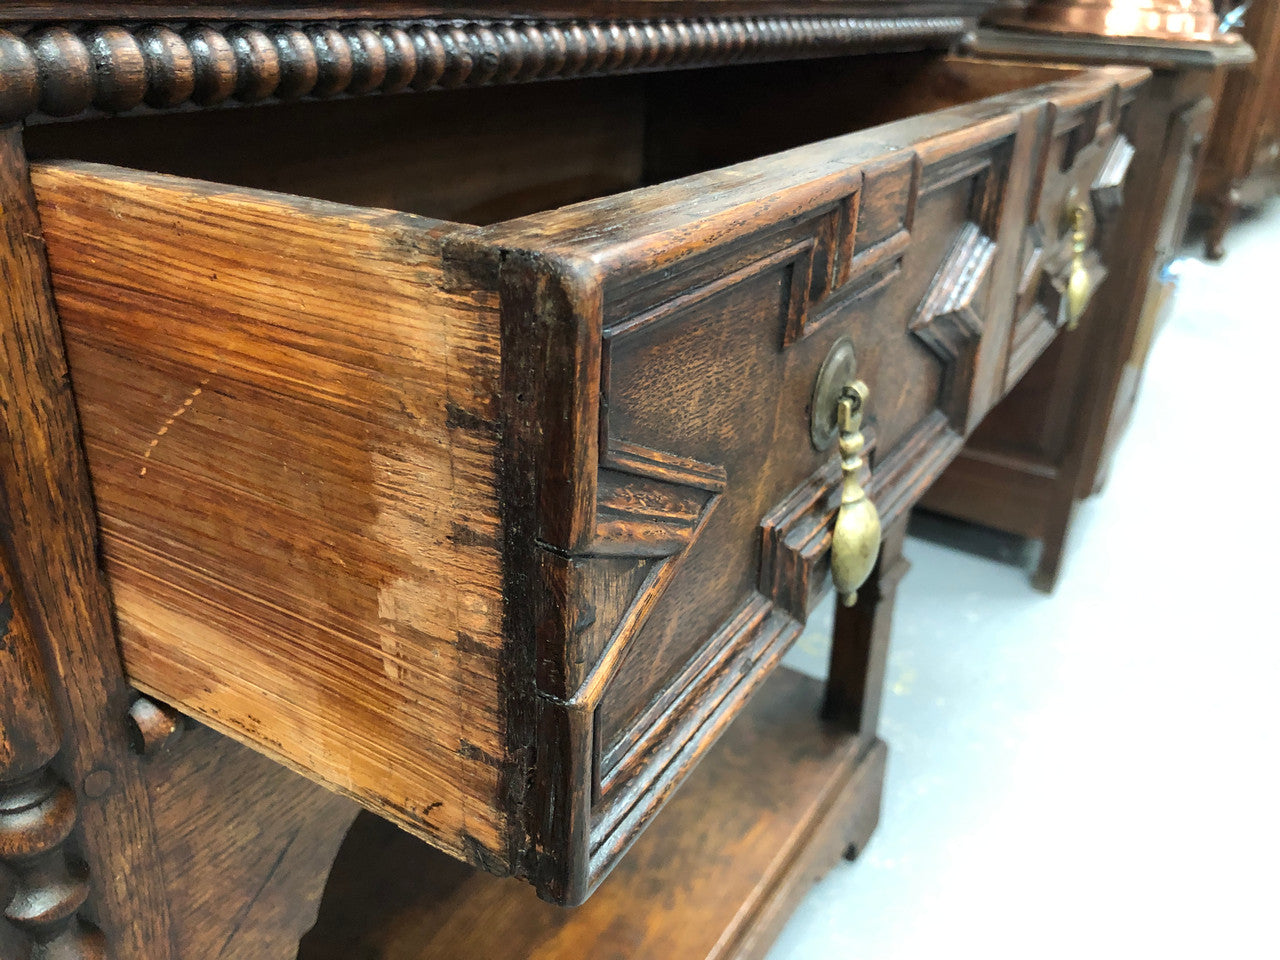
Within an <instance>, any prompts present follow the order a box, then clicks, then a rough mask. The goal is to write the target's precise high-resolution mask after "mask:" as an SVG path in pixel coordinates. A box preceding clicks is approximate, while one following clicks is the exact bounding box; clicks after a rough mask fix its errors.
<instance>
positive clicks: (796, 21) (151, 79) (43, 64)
mask: <svg viewBox="0 0 1280 960" xmlns="http://www.w3.org/2000/svg"><path fill="white" fill-rule="evenodd" d="M972 25H973V23H972V21H970V20H967V19H965V18H963V17H891V18H857V17H832V16H794V17H716V18H697V19H665V20H597V21H582V20H575V21H535V22H526V21H496V20H495V21H466V22H452V21H439V20H413V21H388V22H378V21H356V22H350V23H334V22H323V23H310V24H283V25H279V26H254V25H248V24H243V23H236V24H229V23H227V24H218V23H193V24H191V25H189V26H186V27H183V28H181V29H176V28H175V27H174V26H171V25H165V24H145V25H140V26H115V25H110V26H89V27H85V28H82V29H73V28H72V27H69V26H42V27H40V28H38V29H35V30H33V31H31V32H30V33H28V34H25V35H22V36H19V35H18V34H16V33H13V32H10V31H7V30H0V122H12V121H16V120H22V119H24V118H26V117H29V116H32V115H36V114H43V115H45V116H48V117H58V118H63V117H73V116H76V115H78V114H82V113H86V112H90V111H97V112H100V113H104V114H118V113H125V112H128V111H130V110H134V109H136V108H139V107H150V108H152V109H156V110H168V109H173V108H177V107H182V106H187V105H194V106H196V107H214V106H218V105H222V104H230V103H240V104H249V103H260V102H263V101H271V100H275V101H285V102H287V101H294V100H301V99H305V98H312V99H328V98H332V97H338V96H356V95H361V94H371V93H396V92H400V91H404V90H429V89H435V88H452V87H476V86H487V85H494V84H503V83H524V82H530V81H534V80H549V79H559V78H568V77H582V76H600V75H605V74H619V73H634V72H639V71H649V70H664V69H676V68H688V67H703V66H715V65H720V64H730V63H747V62H762V61H768V60H784V59H786V60H790V59H803V58H814V57H829V56H838V55H840V54H846V53H856V52H861V51H865V50H867V49H869V48H875V47H881V46H885V45H888V44H893V43H901V42H907V41H910V42H921V43H926V44H939V43H943V42H950V41H954V40H956V39H957V38H959V37H960V36H961V35H962V34H963V33H964V32H965V31H966V30H967V29H970V28H971V27H972Z"/></svg>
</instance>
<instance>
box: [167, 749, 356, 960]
mask: <svg viewBox="0 0 1280 960" xmlns="http://www.w3.org/2000/svg"><path fill="white" fill-rule="evenodd" d="M146 778H147V788H148V791H149V794H150V797H151V808H152V811H153V815H154V817H155V821H156V825H157V827H158V828H159V836H160V844H159V851H158V853H159V857H160V860H161V862H162V863H163V865H164V869H165V872H166V874H167V875H168V876H170V877H172V878H174V882H172V883H171V884H170V885H169V888H168V898H169V899H168V906H169V912H170V915H171V916H172V918H173V939H174V945H175V951H176V956H179V957H182V958H184V960H185V958H198V957H211V958H213V957H217V958H227V960H230V958H241V957H243V958H244V960H293V958H294V956H295V955H296V951H297V944H298V940H299V938H300V937H301V936H302V935H303V934H304V933H306V932H307V930H309V929H310V928H311V926H312V924H313V923H314V922H315V919H316V909H317V907H318V906H319V902H320V894H321V892H322V891H323V889H324V884H325V880H326V878H327V877H328V874H329V868H330V866H331V864H332V862H333V858H334V856H335V855H336V853H337V851H338V846H339V844H340V843H341V842H342V839H343V837H344V836H345V835H346V831H347V828H348V826H349V825H350V824H351V821H352V820H353V819H355V816H356V813H357V811H358V810H359V807H358V806H357V805H356V804H355V803H354V802H352V801H351V800H348V799H346V798H345V797H342V796H339V795H338V794H336V793H334V792H333V791H331V790H327V789H325V788H324V787H321V786H319V785H318V784H315V783H312V782H311V781H309V780H306V779H304V778H303V777H300V776H298V775H297V774H295V773H292V772H291V771H289V770H287V769H285V768H284V767H282V766H281V765H280V764H278V763H276V762H274V761H273V760H270V759H268V758H267V757H264V756H263V755H262V754H260V753H257V752H256V751H253V750H251V749H249V748H248V747H245V746H242V745H241V744H238V743H236V742H235V741H233V740H230V739H228V738H226V737H223V736H220V735H219V734H217V733H214V732H213V731H212V730H209V729H208V728H205V727H199V726H197V727H196V728H195V729H193V730H190V731H188V732H186V733H185V734H184V735H183V737H182V740H181V741H180V742H178V743H175V744H173V745H171V746H169V747H168V748H166V749H165V750H163V751H161V752H159V753H158V754H157V755H156V756H155V757H154V758H153V759H151V760H150V761H149V762H148V763H147V765H146Z"/></svg>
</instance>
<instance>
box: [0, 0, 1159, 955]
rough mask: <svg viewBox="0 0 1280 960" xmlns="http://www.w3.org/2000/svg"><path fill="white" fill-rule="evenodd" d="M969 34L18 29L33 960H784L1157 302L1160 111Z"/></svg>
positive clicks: (13, 802)
mask: <svg viewBox="0 0 1280 960" xmlns="http://www.w3.org/2000/svg"><path fill="white" fill-rule="evenodd" d="M69 9H74V11H75V18H74V20H72V19H68V17H67V11H68V10H69ZM980 12H981V5H977V4H972V3H965V2H938V3H921V4H905V3H902V4H900V3H892V2H887V0H878V2H861V3H847V4H846V3H834V2H833V3H820V4H818V3H814V4H808V3H796V4H781V3H775V4H769V3H751V2H735V0H725V2H707V3H693V2H690V3H662V2H639V0H636V2H630V0H621V2H617V3H607V4H606V3H600V4H580V5H579V6H578V7H577V8H572V5H570V4H561V3H553V2H546V3H543V2H541V0H530V2H527V3H525V4H522V5H520V6H519V7H514V6H508V5H504V4H490V5H486V6H485V7H484V8H483V9H482V8H480V7H479V6H478V5H476V6H472V7H470V8H463V7H460V6H456V5H453V4H448V3H446V4H444V5H443V6H435V7H431V8H426V7H424V6H421V5H413V4H407V3H402V2H398V0H366V2H365V3H363V4H358V5H350V6H348V7H342V6H337V5H319V4H316V5H310V6H309V5H305V4H293V3H289V2H287V0H281V2H258V3H254V2H245V3H241V4H238V5H234V6H229V5H218V4H175V3H162V2H158V0H157V2H134V3H128V2H102V3H83V4H76V5H67V4H54V3H42V2H30V3H28V2H19V3H16V4H10V5H8V6H7V7H6V9H5V13H4V17H5V18H6V23H5V29H4V31H3V32H0V114H2V115H3V118H4V121H5V122H6V123H7V124H8V126H7V127H5V128H4V130H3V133H2V138H3V140H2V142H0V151H2V152H3V162H2V163H0V208H2V213H0V219H2V220H3V224H4V240H5V243H4V247H3V251H0V267H2V276H3V290H4V293H3V295H4V297H5V301H6V302H5V310H4V313H3V327H2V329H0V344H2V349H3V376H2V377H0V411H2V412H3V419H2V420H0V422H2V423H3V426H4V431H5V433H4V437H3V450H4V457H3V460H2V461H0V484H3V498H0V503H2V504H3V508H2V511H0V530H3V534H4V536H3V538H2V542H3V551H2V552H0V559H2V560H3V565H2V567H0V569H2V571H3V576H4V584H3V598H4V601H3V605H2V606H0V612H2V614H3V616H2V617H0V625H2V631H3V637H4V643H3V644H0V675H2V676H3V678H4V685H5V693H6V696H5V698H4V700H3V702H2V703H0V863H3V865H4V870H3V872H2V874H0V900H2V901H3V902H4V903H5V904H6V908H5V920H4V922H3V923H0V956H3V957H4V958H6V960H8V958H10V957H14V958H20V957H28V956H30V957H58V958H97V957H104V956H111V957H115V958H118V960H174V958H184V960H186V958H199V960H203V958H212V957H222V958H245V960H258V958H264V960H274V958H285V957H292V956H295V955H296V956H301V957H304V958H311V960H322V958H327V957H337V956H342V957H346V958H351V957H358V956H359V957H385V958H406V960H407V958H421V957H451V958H459V957H462V958H465V957H482V956H483V957H486V958H504V957H512V958H514V957H535V956H536V957H562V956H563V957H597V958H600V957H606V956H608V957H612V956H627V957H652V958H658V957H664V958H667V957H704V956H717V957H729V956H743V957H745V956H759V955H761V954H762V953H763V951H764V950H765V949H767V946H768V943H769V940H770V938H771V936H772V934H773V933H774V932H776V929H777V928H778V926H779V925H780V924H781V923H782V922H783V920H784V919H785V917H786V914H787V912H788V910H789V908H790V906H791V905H792V904H793V903H794V901H795V899H796V897H798V896H799V895H800V893H801V892H802V891H803V889H804V887H805V885H806V884H807V882H808V881H810V880H812V879H813V878H814V877H815V876H816V875H817V874H818V873H820V872H821V870H822V869H824V868H825V867H826V866H827V865H829V864H830V863H831V862H833V861H834V859H835V858H837V857H838V856H839V855H840V854H841V853H843V852H845V851H846V850H852V851H856V850H857V849H858V848H860V847H861V845H862V844H863V843H865V841H866V839H867V837H868V836H869V834H870V832H871V830H872V829H873V827H874V825H875V822H876V818H877V816H878V811H879V790H880V783H881V780H882V777H883V772H884V763H885V748H884V745H883V744H882V743H881V742H880V741H879V739H878V738H877V735H876V718H877V714H878V711H879V700H880V688H881V681H882V678H883V671H884V664H885V654H886V650H887V644H888V639H889V614H890V611H891V608H892V605H893V597H894V590H895V587H896V585H897V583H898V581H899V579H900V578H901V576H902V575H903V572H904V570H905V566H906V564H905V561H904V560H903V557H902V540H903V534H904V527H905V521H906V517H907V513H908V511H909V509H910V507H911V506H912V504H913V503H915V502H916V501H917V500H918V499H919V498H920V497H921V495H922V493H923V492H924V491H925V489H926V488H927V487H928V486H929V484H930V483H931V482H932V481H933V480H934V479H935V478H936V477H937V476H938V475H939V474H940V473H941V472H942V470H943V469H944V468H945V467H946V466H947V464H948V463H950V462H951V461H952V460H953V459H954V458H955V457H956V456H957V454H958V452H959V450H960V449H961V446H962V445H963V443H964V438H965V437H966V436H967V435H969V434H970V433H971V432H972V431H973V430H974V429H975V427H976V426H977V425H978V423H979V422H980V421H981V420H982V419H983V417H984V415H985V414H986V413H987V411H988V410H990V409H991V408H992V407H993V406H994V405H995V404H996V403H997V402H998V401H999V400H1000V398H1001V397H1003V396H1005V395H1006V394H1007V393H1008V392H1009V391H1010V389H1011V388H1012V387H1013V386H1014V383H1015V382H1016V380H1017V379H1018V376H1019V374H1020V373H1021V372H1022V371H1023V370H1024V369H1025V367H1026V364H1027V363H1029V362H1030V361H1031V360H1034V355H1035V354H1036V353H1037V352H1039V351H1041V350H1043V349H1044V348H1045V347H1047V346H1048V345H1049V344H1050V343H1052V342H1053V341H1054V340H1055V338H1061V337H1072V336H1078V335H1080V334H1083V333H1084V332H1086V331H1088V330H1089V329H1090V324H1093V323H1096V322H1099V321H1098V318H1097V316H1096V313H1097V312H1096V311H1094V312H1090V311H1089V310H1088V304H1089V300H1090V297H1091V295H1092V293H1093V291H1094V290H1096V289H1098V288H1099V283H1101V282H1103V277H1104V276H1105V274H1106V272H1107V269H1108V267H1109V266H1110V265H1111V264H1112V262H1113V261H1116V260H1117V259H1118V258H1120V257H1122V256H1123V255H1124V254H1125V251H1123V250H1118V249H1117V247H1118V245H1117V243H1116V238H1117V237H1120V236H1123V235H1124V229H1125V228H1124V227H1123V223H1124V218H1125V217H1126V216H1127V215H1128V210H1127V208H1126V205H1125V184H1126V174H1127V172H1128V170H1129V168H1130V166H1131V163H1132V162H1133V159H1134V157H1135V155H1136V153H1135V151H1136V150H1141V149H1144V148H1143V146H1142V144H1141V143H1140V142H1135V138H1138V139H1139V140H1140V139H1141V136H1142V131H1141V128H1140V126H1139V125H1136V124H1135V123H1134V118H1135V117H1136V116H1137V115H1138V110H1139V106H1140V104H1141V102H1142V99H1141V98H1142V97H1144V96H1146V92H1145V91H1146V90H1147V86H1146V84H1147V80H1148V78H1149V71H1148V70H1147V69H1145V68H1143V67H1135V66H1113V67H1097V68H1080V67H1071V66H1055V65H1053V64H1051V63H1050V64H1046V63H1033V62H1021V63H1015V62H1000V61H997V60H987V61H984V60H980V59H975V58H970V57H964V56H956V55H954V54H952V53H951V52H949V51H951V50H953V49H954V48H955V46H956V44H957V42H958V41H959V39H960V38H961V37H962V35H963V34H965V33H966V31H968V30H969V29H971V28H972V27H973V25H974V23H975V21H976V18H977V16H978V15H979V14H980ZM695 67H696V68H698V69H691V68H695ZM553 80H554V81H556V82H541V83H534V82H532V81H553ZM390 94H395V95H390ZM1077 324H1078V325H1079V328H1080V329H1079V330H1078V331H1075V332H1063V331H1065V330H1066V329H1068V328H1072V327H1075V326H1076V325H1077ZM1028 338H1030V339H1028ZM1028 343H1031V344H1032V345H1031V346H1028V345H1027V344H1028ZM873 504H874V509H873V507H872V505H873ZM877 557H878V559H877ZM833 572H834V577H835V579H836V580H837V581H838V587H839V589H840V591H841V593H842V595H843V598H844V600H845V601H848V604H851V605H848V604H842V605H841V606H840V608H839V612H838V615H837V621H836V637H835V644H834V647H833V654H832V662H831V668H830V675H829V677H828V680H827V682H826V683H825V685H819V684H815V683H813V682H810V681H808V680H805V679H802V678H800V677H798V676H796V675H793V674H789V673H787V672H786V671H783V670H778V669H775V668H776V667H777V665H778V661H779V659H780V657H781V656H782V654H783V652H784V651H785V650H786V649H787V647H788V645H789V643H790V642H791V641H792V640H793V639H794V638H795V637H796V636H797V635H798V633H799V632H800V630H801V628H802V626H803V624H804V621H805V619H806V618H807V616H808V614H809V612H810V611H811V609H812V608H813V605H814V603H815V602H816V600H817V598H818V597H819V596H821V595H822V594H823V593H824V592H825V590H826V588H827V586H828V584H829V583H830V581H831V580H832V577H833ZM868 574H869V578H868V579H866V582H865V583H861V582H860V581H862V580H863V578H864V577H866V576H867V575H868ZM855 593H856V602H853V601H854V600H855ZM819 712H821V714H822V716H823V718H824V719H822V720H819V719H818V716H819ZM722 733H723V737H721V734H722ZM704 756H705V760H704ZM700 761H701V762H700ZM668 801H670V802H669V803H668ZM361 811H363V813H362V812H361ZM358 814H359V816H358ZM353 822H354V826H352V824H353ZM646 828H647V829H646ZM344 838H345V841H346V842H345V843H344V842H343V841H344ZM423 841H425V843H423ZM340 846H341V850H340V849H339V848H340ZM432 851H435V852H432ZM335 860H336V865H335ZM331 867H332V870H331ZM496 878H505V879H496ZM539 898H541V899H539ZM575 904H582V905H581V906H577V907H576V908H574V909H566V908H565V907H566V906H571V905H575ZM317 916H318V917H319V920H318V923H317ZM313 926H315V930H314V931H313V933H312V934H311V935H308V936H305V937H304V934H306V933H307V931H308V930H309V929H311V928H312V927H313ZM300 939H301V940H302V948H301V953H299V940H300Z"/></svg>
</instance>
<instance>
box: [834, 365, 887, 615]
mask: <svg viewBox="0 0 1280 960" xmlns="http://www.w3.org/2000/svg"><path fill="white" fill-rule="evenodd" d="M867 393H868V391H867V385H866V384H865V383H863V382H862V381H861V380H859V381H857V382H856V383H851V384H848V385H847V386H845V388H844V389H843V390H842V391H841V392H840V399H839V401H838V403H839V407H838V412H837V416H836V424H837V429H838V430H839V440H840V466H841V468H842V469H843V471H844V481H843V485H842V487H841V490H840V512H839V513H837V514H836V529H835V534H834V535H833V537H832V541H831V579H832V580H833V581H834V582H835V585H836V592H837V593H838V594H839V595H840V602H841V603H843V604H844V605H845V606H846V607H851V606H853V604H854V603H855V602H856V601H857V599H858V588H859V587H861V586H862V585H863V584H864V583H866V580H867V577H869V576H871V571H872V570H873V569H874V568H875V565H876V555H877V554H878V553H879V552H880V514H879V513H877V512H876V508H875V504H873V503H872V502H871V501H870V499H868V497H867V493H866V491H865V490H863V489H862V484H861V483H860V482H859V480H858V474H859V473H860V472H861V471H862V448H863V444H864V441H863V437H862V409H863V406H864V405H865V404H866V401H867Z"/></svg>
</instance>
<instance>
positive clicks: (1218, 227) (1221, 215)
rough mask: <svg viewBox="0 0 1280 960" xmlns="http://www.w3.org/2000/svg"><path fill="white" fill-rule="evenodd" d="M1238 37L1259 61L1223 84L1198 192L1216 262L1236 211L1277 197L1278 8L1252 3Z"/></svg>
mask: <svg viewBox="0 0 1280 960" xmlns="http://www.w3.org/2000/svg"><path fill="white" fill-rule="evenodd" d="M1241 33H1242V34H1243V35H1244V38H1245V39H1246V40H1247V41H1249V44H1250V45H1251V46H1252V47H1253V48H1254V50H1255V51H1256V52H1257V55H1258V59H1257V60H1256V61H1255V62H1254V64H1253V65H1252V66H1251V67H1249V68H1248V69H1246V70H1239V71H1236V72H1233V73H1232V74H1231V76H1229V77H1228V78H1227V82H1226V85H1225V86H1224V87H1223V90H1222V99H1221V105H1220V107H1219V108H1218V115H1217V119H1216V120H1215V121H1214V124H1213V132H1212V134H1210V136H1209V144H1208V147H1207V148H1206V149H1205V160H1204V168H1203V169H1202V170H1201V172H1200V180H1199V184H1198V186H1197V190H1196V199H1197V200H1198V201H1199V202H1200V203H1202V204H1204V205H1206V206H1207V207H1208V208H1209V213H1210V222H1209V229H1208V231H1207V233H1206V236H1205V251H1206V253H1207V254H1208V256H1209V257H1210V258H1211V259H1214V260H1217V259H1218V258H1220V257H1222V256H1223V254H1224V253H1225V250H1224V248H1223V245H1222V244H1223V237H1224V236H1225V235H1226V232H1227V229H1228V228H1229V227H1230V226H1231V222H1232V220H1234V219H1235V217H1236V214H1237V213H1238V212H1239V210H1240V208H1241V207H1247V206H1252V205H1255V204H1258V203H1260V202H1262V200H1264V199H1266V198H1267V197H1269V196H1273V195H1274V194H1275V193H1276V192H1277V191H1280V3H1278V2H1276V0H1253V3H1251V4H1250V6H1249V9H1248V11H1246V13H1245V19H1244V26H1243V28H1242V29H1241Z"/></svg>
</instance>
